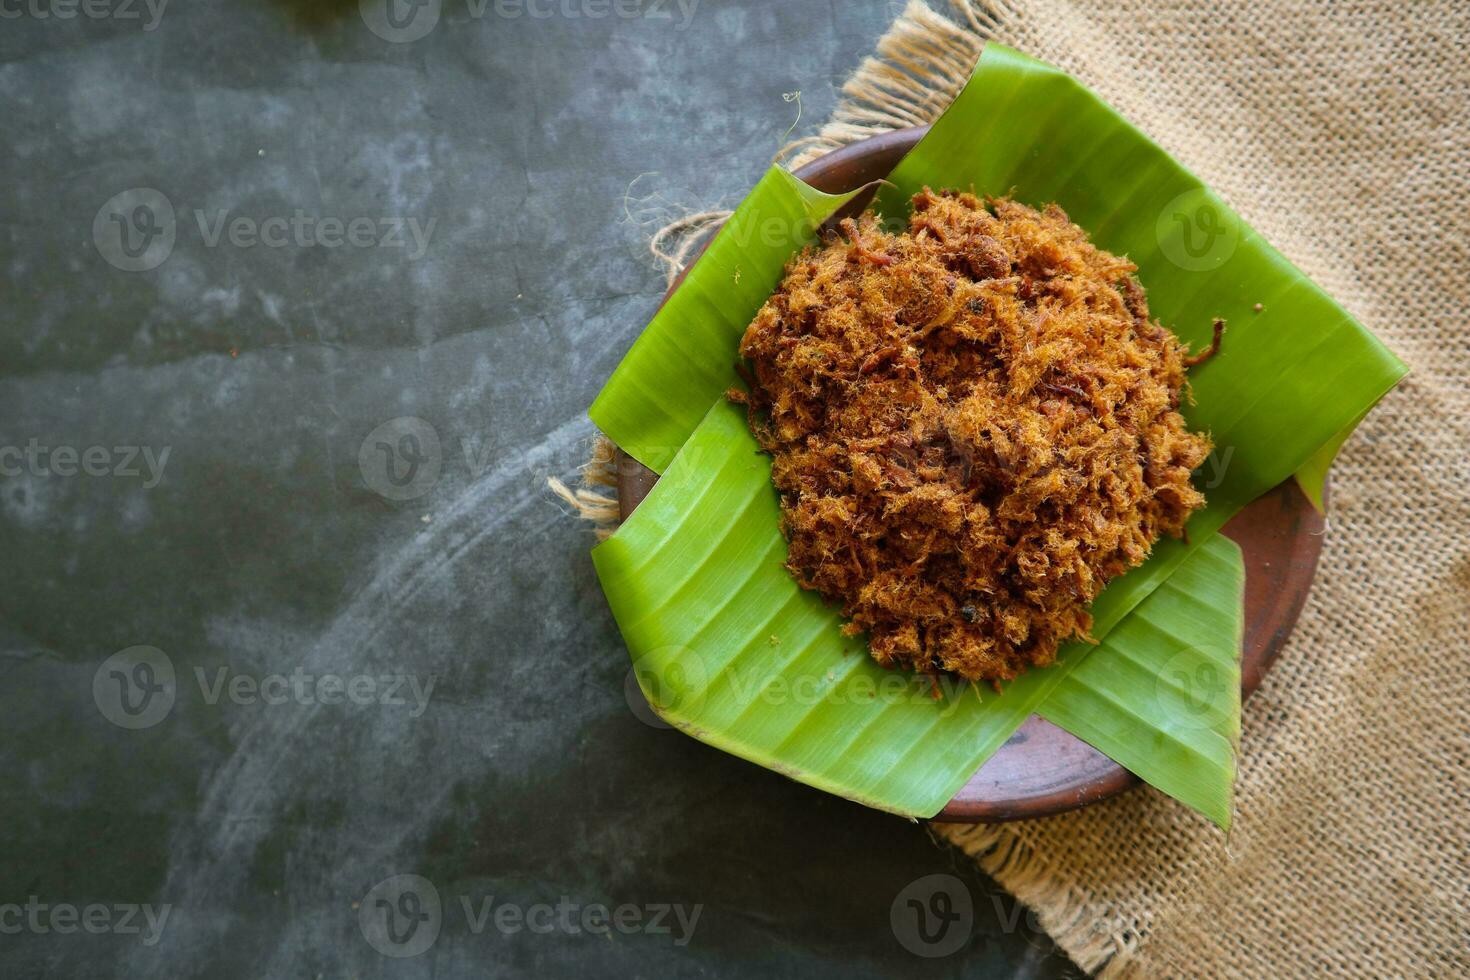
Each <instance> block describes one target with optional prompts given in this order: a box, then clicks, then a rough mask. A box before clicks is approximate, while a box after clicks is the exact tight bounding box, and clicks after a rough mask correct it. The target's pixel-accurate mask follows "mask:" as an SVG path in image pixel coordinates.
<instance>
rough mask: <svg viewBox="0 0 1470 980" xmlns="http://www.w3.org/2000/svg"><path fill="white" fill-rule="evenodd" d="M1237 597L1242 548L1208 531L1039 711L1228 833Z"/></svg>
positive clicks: (1236, 726) (1241, 585)
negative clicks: (1184, 559)
mask: <svg viewBox="0 0 1470 980" xmlns="http://www.w3.org/2000/svg"><path fill="white" fill-rule="evenodd" d="M1244 591H1245V564H1244V563H1243V562H1242V561H1241V556H1240V548H1239V547H1237V546H1236V544H1235V542H1233V541H1231V540H1230V539H1229V538H1227V537H1225V536H1224V535H1216V536H1215V537H1213V538H1211V539H1210V540H1209V541H1208V542H1207V543H1205V544H1204V545H1202V546H1200V547H1199V548H1197V549H1195V551H1194V552H1193V553H1192V554H1191V555H1190V556H1189V558H1188V560H1186V561H1185V562H1184V563H1183V564H1181V565H1180V566H1179V568H1178V569H1177V570H1176V571H1175V572H1174V574H1173V575H1170V576H1169V579H1168V581H1166V582H1165V583H1164V584H1163V585H1161V586H1159V587H1158V588H1157V589H1155V590H1154V591H1153V592H1151V593H1150V594H1149V596H1148V598H1147V599H1145V600H1143V602H1141V603H1139V604H1138V608H1136V609H1134V610H1133V612H1132V613H1131V614H1130V615H1129V616H1128V617H1127V618H1126V619H1124V620H1123V621H1122V622H1121V623H1119V624H1118V626H1117V628H1116V629H1114V630H1113V631H1112V632H1111V633H1110V634H1108V638H1107V639H1106V640H1105V641H1103V644H1102V645H1101V646H1100V647H1098V648H1097V649H1096V650H1094V651H1093V652H1092V653H1091V654H1089V655H1088V656H1087V657H1086V659H1084V660H1082V661H1081V662H1080V663H1078V664H1077V665H1075V666H1074V667H1073V668H1072V669H1071V670H1070V671H1069V672H1068V673H1067V675H1066V676H1065V677H1063V678H1062V680H1061V681H1060V682H1059V683H1058V684H1057V686H1056V687H1055V688H1054V689H1053V690H1052V692H1051V693H1050V694H1049V695H1048V696H1047V698H1046V700H1045V701H1043V702H1042V703H1041V706H1040V708H1039V709H1038V713H1039V714H1040V715H1041V716H1042V717H1043V718H1045V719H1046V720H1047V721H1050V722H1051V723H1052V724H1054V725H1057V726H1058V727H1060V728H1064V729H1066V730H1067V731H1069V732H1071V733H1072V734H1073V735H1076V736H1077V737H1078V738H1080V739H1082V740H1083V741H1084V742H1086V743H1088V744H1089V745H1091V746H1092V747H1093V748H1095V749H1097V750H1098V751H1100V752H1102V753H1103V754H1104V755H1106V756H1107V757H1108V758H1110V759H1112V760H1113V761H1114V762H1117V763H1118V764H1119V765H1121V766H1123V767H1124V768H1125V769H1127V770H1129V771H1130V772H1133V773H1136V774H1138V775H1140V776H1142V777H1143V778H1144V779H1146V780H1147V781H1148V782H1150V783H1151V784H1153V785H1154V786H1155V787H1156V788H1158V789H1160V790H1162V791H1163V792H1165V793H1168V794H1169V795H1170V796H1172V797H1174V798H1175V799H1176V800H1178V801H1180V802H1181V803H1185V804H1187V805H1189V806H1191V807H1193V808H1194V809H1196V810H1198V811H1199V812H1200V813H1202V814H1204V815H1205V816H1206V817H1208V818H1209V819H1211V820H1213V821H1214V822H1215V823H1217V824H1219V825H1220V826H1221V827H1224V828H1226V829H1228V828H1229V826H1230V800H1231V796H1230V789H1231V786H1232V785H1233V783H1234V781H1235V755H1236V746H1237V744H1238V743H1239V741H1240V646H1241V640H1242V635H1243V633H1244V627H1245V616H1244V612H1245V609H1244V606H1243V602H1242V600H1243V597H1244Z"/></svg>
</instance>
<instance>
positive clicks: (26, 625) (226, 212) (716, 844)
mask: <svg viewBox="0 0 1470 980" xmlns="http://www.w3.org/2000/svg"><path fill="white" fill-rule="evenodd" d="M374 4H375V0H367V3H366V4H365V6H363V7H362V9H359V5H358V4H357V3H356V2H345V3H325V2H310V0H298V2H296V3H287V2H269V0H215V2H202V0H188V2H187V3H185V2H184V0H173V2H172V3H168V4H165V5H163V6H162V8H161V9H160V2H159V0H153V3H152V4H151V5H150V4H149V3H148V2H146V0H89V2H88V4H87V5H86V6H85V7H82V6H79V5H75V4H69V3H68V2H67V0H4V2H3V3H0V15H3V16H0V20H3V23H0V99H3V102H0V105H3V112H4V120H3V122H0V128H3V133H4V143H5V145H6V148H7V150H8V152H6V153H5V154H4V155H3V157H0V229H3V231H0V274H3V276H4V293H3V296H4V300H3V303H0V553H3V554H4V556H5V559H4V561H3V563H0V652H3V655H4V658H5V663H4V681H3V684H0V719H3V722H0V725H3V729H0V730H3V733H4V735H3V738H0V764H3V765H4V768H5V771H6V772H7V773H8V774H9V782H10V785H9V788H8V790H7V791H6V793H5V794H4V796H3V802H0V971H3V973H4V974H5V975H7V976H23V975H36V974H40V973H42V972H51V973H55V974H58V975H82V974H85V975H89V976H107V975H118V976H125V975H127V976H131V975H159V976H165V975H166V976H196V975H206V974H207V975H210V976H264V975H273V976H288V975H289V976H327V977H335V976H376V975H394V976H398V975H424V976H427V975H430V974H434V975H439V976H469V975H485V974H490V975H507V974H512V973H514V974H521V973H532V972H534V973H536V974H538V975H539V974H545V975H553V976H571V975H575V976H604V975H619V976H631V975H639V974H642V975H648V976H667V975H677V976H691V975H722V976H723V975H751V976H761V977H770V976H778V977H780V976H789V977H807V976H812V975H819V974H839V973H840V974H842V975H844V976H892V975H915V976H918V975H924V976H934V975H942V976H943V975H971V976H975V975H979V976H991V975H995V976H1054V975H1060V974H1062V973H1065V972H1067V971H1069V970H1070V969H1071V968H1070V966H1069V964H1068V963H1067V962H1066V961H1065V960H1064V959H1062V958H1061V957H1059V956H1058V955H1057V954H1056V953H1055V952H1054V951H1053V949H1052V947H1051V945H1050V943H1049V942H1048V941H1047V940H1046V939H1045V938H1044V937H1042V936H1040V935H1039V934H1038V933H1037V931H1036V930H1035V928H1034V925H1033V924H1032V923H1030V922H1028V920H1027V917H1026V915H1025V914H1024V911H1023V910H1021V909H1018V908H1017V907H1016V906H1015V904H1014V903H1013V902H1012V901H1011V900H1010V899H1009V898H1007V897H1005V896H1004V895H1003V893H1001V892H999V891H998V890H997V889H996V888H995V887H994V886H993V885H992V884H991V883H989V882H988V881H986V880H984V879H983V878H981V877H980V876H978V875H977V874H976V873H974V872H973V871H972V870H971V869H969V868H968V867H966V866H965V864H964V862H963V861H961V860H957V859H956V858H955V856H953V855H952V854H951V853H949V852H947V851H945V850H941V849H939V848H937V847H936V846H935V845H934V844H933V843H932V842H931V841H930V840H929V838H928V837H927V836H926V834H925V833H924V830H923V828H922V827H920V826H915V825H912V824H908V823H904V822H901V821H899V820H896V819H893V818H891V817H888V816H884V815H881V814H878V813H874V812H870V811H866V810H864V809H862V808H860V807H858V806H856V805H853V804H849V803H847V802H844V801H842V800H838V799H834V798H832V797H829V796H825V795H823V794H821V793H819V792H817V791H815V790H811V789H808V788H806V787H803V786H800V785H797V784H794V783H791V782H788V781H786V780H784V779H782V778H781V777H779V776H776V775H774V774H772V773H769V772H766V771H764V770H761V769H759V768H756V767H754V766H751V765H749V764H747V763H744V762H741V761H739V760H737V759H734V758H731V757H727V756H724V755H721V754H720V753H718V752H716V751H714V750H712V749H710V748H707V747H706V746H703V745H701V744H698V743H696V742H694V741H693V740H690V739H688V738H685V737H684V736H682V735H680V734H677V733H674V732H670V731H664V730H659V729H656V728H653V727H650V726H648V725H646V724H644V723H642V722H641V721H640V720H639V719H638V717H637V716H636V715H635V714H634V712H633V711H631V710H630V709H629V707H628V704H627V702H626V701H625V693H624V682H625V679H626V676H627V671H628V659H627V655H626V652H625V650H624V648H623V645H622V641H621V639H620V638H619V636H618V633H617V630H616V628H615V626H614V624H613V622H612V620H611V618H610V616H609V614H608V611H607V608H606V606H605V604H604V602H603V599H602V596H601V593H600V591H599V589H598V586H597V583H596V581H595V579H594V577H593V574H592V568H591V565H590V563H589V561H588V558H587V551H588V548H589V546H590V544H591V543H592V542H591V538H590V535H589V533H588V532H587V530H586V529H585V528H583V527H581V526H579V525H578V524H577V523H576V522H575V521H573V520H571V519H570V518H569V517H568V516H567V515H566V513H565V512H564V508H563V507H562V506H561V505H560V504H559V503H558V502H557V501H555V500H554V498H552V497H551V496H550V495H549V494H548V493H546V492H545V490H544V489H543V480H544V477H545V476H546V475H548V474H558V475H562V476H564V477H569V476H570V475H571V473H572V471H573V469H574V467H575V465H576V463H577V462H578V461H579V460H580V458H581V455H582V453H583V451H584V447H585V444H586V442H587V440H588V439H589V438H590V436H591V434H592V428H591V425H590V423H589V422H588V421H587V419H586V415H585V408H586V405H587V404H588V402H589V401H590V400H591V398H592V396H593V395H594V394H595V392H596V390H597V388H598V386H599V384H600V383H601V381H602V379H604V378H605V377H606V375H607V374H608V372H609V371H610V370H611V368H612V367H613V365H614V364H615V363H616V362H617V360H618V358H619V357H620V356H621V355H622V353H623V352H624V351H625V350H626V348H627V347H628V345H629V343H630V342H631V340H632V338H633V337H634V335H635V334H636V332H637V331H638V329H639V328H640V327H641V326H642V324H643V323H644V322H645V321H646V319H647V318H648V316H649V315H650V313H651V312H652V310H653V309H654V306H655V304H656V302H657V300H658V297H659V294H660V292H661V289H662V284H661V280H660V277H659V276H658V274H657V273H656V272H655V271H654V269H653V268H652V266H651V264H650V262H649V261H648V259H647V257H646V253H645V251H644V241H645V238H646V235H647V232H648V231H649V230H650V229H651V228H652V227H655V226H657V224H659V223H660V221H661V219H662V218H664V217H666V216H667V215H668V214H670V213H672V211H673V209H674V208H676V207H679V206H692V207H698V206H707V205H714V204H718V203H725V204H730V203H733V202H734V201H736V200H738V198H739V196H740V194H741V193H742V192H743V191H744V190H745V189H746V188H748V187H749V186H750V184H751V183H752V182H753V181H754V180H755V178H756V176H757V175H758V174H759V173H760V171H761V169H762V168H763V167H764V166H765V164H766V163H767V161H768V160H769V157H770V155H771V153H772V152H773V151H774V149H775V148H776V147H777V146H778V145H779V144H780V143H781V141H782V136H783V134H784V133H785V132H786V130H787V128H788V127H789V126H790V125H791V124H792V122H793V120H794V119H795V110H796V104H795V103H794V102H788V101H786V100H783V98H782V93H786V92H791V91H794V90H798V89H799V90H801V92H802V99H801V105H802V108H803V111H804V117H803V122H804V123H806V122H815V121H817V120H820V119H821V118H823V117H824V116H825V115H826V114H827V112H828V111H829V110H830V108H831V105H832V103H833V100H834V97H835V92H834V87H835V85H836V84H837V83H839V82H840V80H841V78H842V77H843V76H844V75H845V74H846V73H847V72H848V71H849V70H850V69H851V68H852V67H853V66H854V65H855V64H856V63H857V61H858V59H859V58H860V57H862V56H863V55H864V54H866V53H867V52H868V51H870V50H871V47H872V44H873V41H874V39H875V38H876V37H877V36H878V35H879V34H880V33H881V31H882V29H883V28H884V27H885V25H886V24H887V23H888V21H889V20H890V19H891V17H892V16H893V13H894V11H893V9H891V5H890V4H888V3H847V4H842V5H841V6H840V7H839V5H837V4H835V3H830V2H814V0H787V2H784V3H780V4H774V3H756V2H754V0H752V2H748V3H744V4H741V3H733V2H717V0H701V2H698V3H692V2H691V0H685V2H684V3H683V4H682V5H681V4H680V3H679V0H669V2H668V3H665V4H661V5H657V6H658V7H659V9H654V7H655V5H656V4H655V0H641V2H634V0H617V2H616V3H613V4H610V5H609V6H608V7H600V6H599V5H598V3H597V2H596V0H591V2H588V0H555V2H552V0H539V2H538V0H532V2H531V4H530V6H526V5H523V4H521V3H519V2H514V3H504V2H497V0H488V3H485V4H482V3H472V2H469V3H467V0H444V3H443V6H442V8H439V9H437V10H436V7H435V5H434V4H429V5H428V6H426V7H423V8H422V9H418V10H416V9H415V8H411V7H409V6H408V5H407V4H406V3H405V4H403V5H402V6H400V7H399V8H398V13H399V14H400V15H401V16H400V18H399V19H398V21H397V24H398V26H394V25H393V24H391V23H389V22H387V21H385V20H383V19H382V17H381V13H382V11H381V8H380V6H379V7H377V8H375V6H374ZM604 10H607V11H608V13H607V15H606V16H601V17H598V16H594V14H596V13H598V12H601V11H604ZM662 11H667V12H668V16H667V17H661V16H659V14H660V13H661V12H662ZM548 12H549V16H540V14H546V13H548ZM436 13H437V23H434V24H433V25H432V29H430V30H428V31H427V32H426V33H424V35H423V36H422V37H415V38H410V37H409V35H414V34H417V33H418V32H419V30H420V29H421V28H423V27H424V24H425V22H424V21H422V20H414V19H413V18H414V17H415V16H417V15H419V14H424V15H434V14H436ZM630 13H634V14H639V16H627V15H628V14H630ZM99 15H100V16H99ZM375 17H376V18H377V19H376V20H374V18H375ZM370 22H371V24H372V26H373V27H376V28H377V32H376V33H375V32H374V31H373V30H372V29H371V28H370V26H369V23H370ZM380 35H386V39H385V37H384V36H380ZM649 172H654V173H651V174H650V173H649ZM640 174H644V176H643V177H642V178H641V179H639V180H638V181H637V183H636V184H634V186H633V189H632V192H631V193H630V194H627V198H626V200H625V193H626V192H628V188H629V185H630V184H633V182H634V180H635V178H638V177H639V175H640ZM323 219H338V220H339V221H340V225H337V226H334V225H333V223H332V221H331V220H323ZM353 219H365V220H362V221H358V222H356V223H355V224H354V223H352V222H353ZM415 229H416V230H417V233H418V235H417V238H416V237H415V234H414V231H415ZM403 417H413V418H417V419H420V420H422V422H405V421H397V422H394V421H392V420H395V419H402V418H403ZM385 423H386V428H380V426H384V425H385ZM388 467H391V468H392V472H391V473H390V472H389V470H388ZM395 480H396V481H397V482H395ZM140 646H142V647H146V648H151V649H145V650H141V651H139V650H135V649H134V648H136V647H140ZM122 651H129V652H122ZM170 671H171V672H172V674H173V680H172V682H171V683H170V681H169V678H168V674H169V673H170ZM329 675H330V678H331V679H325V680H324V678H328V676H329ZM403 874H414V875H419V876H422V878H423V879H426V880H427V882H429V883H431V884H432V888H430V887H429V886H428V885H425V884H424V882H423V881H420V880H418V879H398V880H396V881H390V882H389V883H388V884H387V885H383V886H379V887H377V888H376V889H375V886H377V885H378V883H379V882H382V881H384V879H389V878H391V877H392V876H396V875H403ZM935 874H952V875H954V876H956V877H957V879H958V880H957V881H956V880H941V881H940V884H941V885H944V886H945V887H947V888H948V889H949V891H950V894H951V895H952V897H953V898H954V899H955V900H956V901H955V904H953V905H951V906H949V908H952V909H954V910H955V911H954V912H953V915H954V916H960V918H957V919H954V920H953V928H952V929H951V930H950V931H949V932H948V933H947V934H946V939H945V942H949V943H950V945H954V946H957V947H958V948H957V949H956V950H955V951H954V952H950V953H948V955H945V956H943V957H938V958H925V957H922V956H919V955H915V952H914V951H913V950H914V949H915V948H917V950H918V952H921V953H933V952H938V951H941V950H940V945H934V944H930V945H926V944H925V942H924V940H922V939H918V940H916V939H915V936H916V933H915V931H914V930H915V929H916V928H917V925H916V923H914V922H908V923H907V924H905V922H904V921H902V916H903V915H907V914H909V913H908V912H906V911H905V909H906V908H907V905H906V902H907V897H912V896H913V895H914V894H918V895H920V897H921V899H922V902H921V903H920V906H921V907H924V908H926V909H928V910H930V911H931V912H933V913H941V912H944V911H945V910H946V906H944V905H943V903H942V902H940V901H938V900H937V899H935V898H934V897H933V894H932V891H933V889H932V887H931V886H932V885H933V882H929V883H925V882H923V881H921V882H920V883H919V884H918V885H914V886H912V887H910V886H911V883H913V882H915V881H916V880H917V879H924V878H925V877H926V876H929V875H935ZM905 888H910V891H909V892H904V889H905ZM915 889H917V891H915ZM926 889H927V891H926ZM956 889H958V890H957V891H956ZM901 893H903V894H902V895H901ZM434 894H437V896H438V899H439V910H438V912H437V914H435V912H434V909H433V908H432V899H433V897H434ZM904 896H907V897H904ZM966 897H968V900H969V905H970V911H969V917H968V919H967V918H965V917H964V911H965V910H964V908H963V906H964V904H965V898H966ZM380 902H381V903H382V904H380ZM665 904H667V905H670V906H677V908H674V909H672V910H671V911H670V912H668V913H665V914H663V915H662V916H661V917H660V922H658V923H653V922H652V921H651V920H652V919H653V918H654V917H655V916H656V915H659V913H658V911H657V907H658V906H660V905H665ZM142 905H147V906H148V908H146V909H143V910H142V911H131V912H130V911H129V909H130V908H131V907H132V906H142ZM620 905H626V906H629V907H631V908H632V909H633V910H634V912H636V913H637V915H638V919H637V920H636V921H635V920H634V919H633V918H632V916H633V915H634V912H626V913H625V914H624V918H623V920H622V924H623V926H624V928H622V929H619V928H616V927H614V928H610V929H608V930H607V934H606V935H603V934H598V933H595V932H593V931H591V930H592V929H594V928H595V927H596V926H597V925H598V923H599V922H600V919H599V916H600V913H599V911H598V909H599V907H600V906H607V907H609V908H610V909H615V908H616V907H617V906H620ZM537 906H550V907H551V909H552V911H551V912H546V913H537V912H535V911H534V909H535V908H536V907H537ZM165 907H166V913H167V918H166V919H164V920H163V921H162V922H161V923H150V920H149V919H148V913H150V912H151V913H152V914H153V916H154V917H155V920H156V919H157V918H158V917H159V916H161V915H162V914H163V913H164V911H165ZM502 907H508V908H510V909H511V911H510V912H506V913H504V917H503V918H499V917H498V916H500V914H501V913H500V912H499V910H500V909H501V908H502ZM894 909H897V911H898V914H899V920H893V921H897V922H898V925H897V926H895V925H894V924H893V921H891V919H890V912H891V911H893V910H894ZM68 910H69V911H68ZM487 911H488V918H482V916H483V915H485V914H486V913H487ZM609 914H610V913H609ZM695 914H697V915H698V918H697V920H693V921H692V922H690V919H691V918H692V916H693V915H695ZM517 915H521V916H530V917H531V918H530V919H529V920H517V919H516V918H515V917H516V916H517ZM538 915H539V916H540V917H539V918H538ZM681 915H682V916H683V924H681V920H680V918H679V916H681ZM375 917H376V918H375ZM952 917H953V916H952ZM911 918H912V916H911ZM518 921H520V923H521V927H520V928H518V929H513V928H512V927H513V926H515V925H516V924H517V922H518ZM934 921H935V922H936V923H937V922H939V920H934ZM375 923H376V924H375ZM497 923H501V925H500V926H497ZM548 924H549V926H550V927H549V928H543V927H544V926H547V925H548ZM584 924H585V925H587V926H588V928H586V929H584V928H582V926H583V925H584ZM931 925H933V924H932V923H931ZM388 928H391V929H392V930H393V934H392V935H388V934H386V933H384V931H383V930H384V929H388ZM934 928H936V929H937V926H934ZM375 930H376V931H375ZM435 930H437V932H435ZM665 930H667V931H665ZM955 930H958V935H959V939H958V940H957V941H953V942H951V941H950V939H949V937H953V936H955V935H956V931H955ZM936 934H937V933H936ZM425 940H430V942H427V943H426V942H425ZM941 945H942V944H941ZM424 946H427V948H423V949H422V951H421V952H418V949H419V948H420V947H424ZM946 951H947V950H946ZM405 952H417V955H414V956H397V955H394V954H400V953H405Z"/></svg>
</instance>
